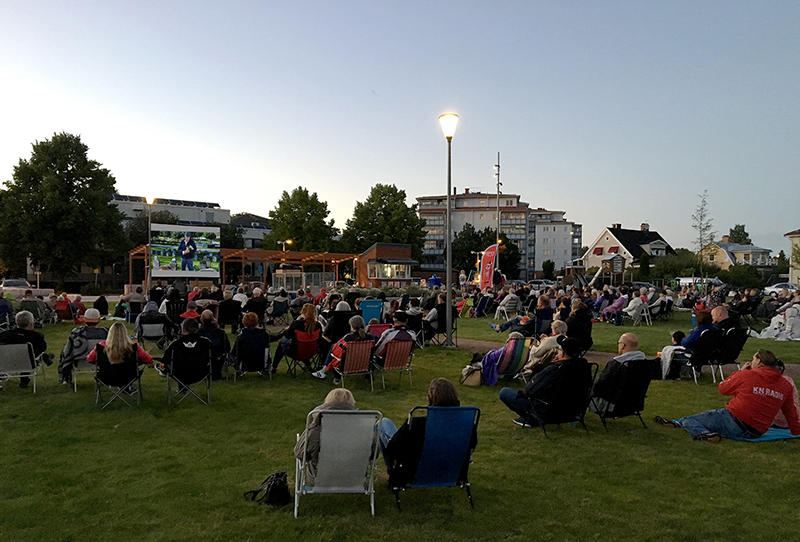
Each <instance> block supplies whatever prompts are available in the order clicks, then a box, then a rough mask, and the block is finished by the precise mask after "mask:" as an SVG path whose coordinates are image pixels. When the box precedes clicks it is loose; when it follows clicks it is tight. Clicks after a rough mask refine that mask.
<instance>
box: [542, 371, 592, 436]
mask: <svg viewBox="0 0 800 542" xmlns="http://www.w3.org/2000/svg"><path fill="white" fill-rule="evenodd" d="M557 365H558V374H557V376H556V378H555V381H554V384H553V386H552V387H551V388H550V389H549V390H548V392H547V394H546V396H545V397H542V399H543V400H544V401H546V402H547V403H548V405H547V409H546V413H545V415H544V422H545V423H550V424H552V423H567V422H572V421H576V420H578V419H581V418H582V417H583V415H584V414H585V412H586V408H587V407H588V406H589V400H590V398H591V395H590V393H591V390H592V383H593V382H594V377H595V376H596V375H597V369H598V365H597V364H596V363H586V362H585V361H584V362H582V363H569V364H568V363H564V362H561V363H559V364H557Z"/></svg>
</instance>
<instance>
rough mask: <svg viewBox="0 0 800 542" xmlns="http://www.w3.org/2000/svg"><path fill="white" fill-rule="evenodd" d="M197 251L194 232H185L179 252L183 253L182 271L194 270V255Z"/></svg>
mask: <svg viewBox="0 0 800 542" xmlns="http://www.w3.org/2000/svg"><path fill="white" fill-rule="evenodd" d="M195 252H197V245H196V244H194V239H192V234H191V233H189V232H188V231H187V232H186V233H184V234H183V240H182V241H181V244H180V245H178V253H179V254H180V255H181V271H186V268H187V267H188V268H189V271H194V255H195Z"/></svg>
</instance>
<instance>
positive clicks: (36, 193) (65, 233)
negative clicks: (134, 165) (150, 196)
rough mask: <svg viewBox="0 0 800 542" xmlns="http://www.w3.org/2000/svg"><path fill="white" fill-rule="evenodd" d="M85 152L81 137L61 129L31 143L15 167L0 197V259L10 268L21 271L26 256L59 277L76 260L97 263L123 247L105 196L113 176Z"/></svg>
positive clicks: (112, 209)
mask: <svg viewBox="0 0 800 542" xmlns="http://www.w3.org/2000/svg"><path fill="white" fill-rule="evenodd" d="M88 151H89V148H88V147H87V146H86V145H85V144H83V143H82V142H81V139H80V136H75V135H71V134H67V133H63V132H62V133H60V134H53V137H52V138H51V139H49V140H45V141H41V142H39V141H37V142H35V143H34V144H33V152H32V153H31V157H30V159H29V160H24V159H20V161H19V163H18V164H17V165H16V166H15V167H14V174H13V177H12V180H10V181H7V182H6V183H5V186H6V190H5V192H4V194H3V197H2V198H0V200H1V201H2V216H3V220H2V221H0V238H2V239H3V244H2V246H0V258H2V259H3V260H4V261H6V262H7V263H8V264H11V262H14V264H13V265H14V267H15V269H14V270H15V271H17V272H24V271H25V264H24V263H22V266H21V267H20V260H23V261H24V258H25V257H26V255H27V256H28V257H30V259H31V263H32V264H33V265H34V266H38V267H39V269H41V270H42V271H50V272H52V273H53V275H54V276H55V277H56V279H58V280H59V281H61V282H63V280H64V279H65V278H67V277H69V276H71V275H73V274H75V273H76V272H77V271H78V270H79V268H80V265H81V264H87V265H90V266H92V267H97V266H98V265H100V264H101V262H103V261H104V260H107V259H111V258H114V257H118V256H119V255H121V254H122V253H123V252H124V251H125V249H126V248H127V246H128V245H127V242H126V239H125V236H124V234H123V230H122V225H121V220H122V217H123V215H122V213H120V212H119V211H118V210H117V208H116V206H115V205H113V204H112V203H110V201H109V200H110V197H111V195H112V194H114V193H115V189H114V185H115V179H114V177H113V175H111V173H110V172H109V171H108V170H107V169H105V168H103V167H101V165H100V163H98V162H96V161H95V160H90V159H89V157H88Z"/></svg>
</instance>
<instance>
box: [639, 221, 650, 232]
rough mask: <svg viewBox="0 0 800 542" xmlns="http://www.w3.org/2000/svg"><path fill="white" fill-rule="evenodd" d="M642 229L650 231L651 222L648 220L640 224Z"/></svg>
mask: <svg viewBox="0 0 800 542" xmlns="http://www.w3.org/2000/svg"><path fill="white" fill-rule="evenodd" d="M639 228H640V229H641V230H642V231H650V224H648V223H647V222H642V225H641V226H639Z"/></svg>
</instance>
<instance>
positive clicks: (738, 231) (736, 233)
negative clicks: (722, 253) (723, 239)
mask: <svg viewBox="0 0 800 542" xmlns="http://www.w3.org/2000/svg"><path fill="white" fill-rule="evenodd" d="M728 237H730V239H729V241H730V242H731V243H736V244H739V245H752V244H753V241H751V240H750V235H748V233H747V231H746V230H745V229H744V224H736V225H735V226H734V227H732V228H731V230H730V233H729V234H728Z"/></svg>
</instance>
